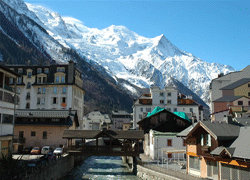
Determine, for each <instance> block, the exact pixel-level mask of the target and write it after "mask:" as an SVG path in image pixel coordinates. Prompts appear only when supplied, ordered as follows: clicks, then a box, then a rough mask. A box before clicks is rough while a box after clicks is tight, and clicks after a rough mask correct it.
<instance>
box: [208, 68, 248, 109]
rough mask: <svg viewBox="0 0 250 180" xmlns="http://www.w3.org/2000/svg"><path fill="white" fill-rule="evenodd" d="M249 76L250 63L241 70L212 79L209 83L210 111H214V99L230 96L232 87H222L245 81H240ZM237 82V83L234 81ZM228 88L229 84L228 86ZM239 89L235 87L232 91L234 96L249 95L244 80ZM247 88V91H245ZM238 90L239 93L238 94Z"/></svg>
mask: <svg viewBox="0 0 250 180" xmlns="http://www.w3.org/2000/svg"><path fill="white" fill-rule="evenodd" d="M249 77H250V65H249V66H247V67H245V68H244V69H242V70H241V71H236V72H231V73H229V74H226V75H223V76H219V77H218V78H216V79H213V80H212V82H211V83H210V110H211V113H213V112H215V109H214V106H213V101H214V100H216V99H219V98H221V97H223V96H228V95H230V96H232V95H233V94H232V89H224V87H226V86H229V85H230V84H233V83H235V82H237V81H239V82H245V81H240V80H242V79H245V78H249ZM236 84H238V83H236ZM228 88H230V86H229V87H228ZM238 88H239V89H237V88H236V89H235V91H233V93H234V96H247V97H249V96H248V95H249V94H248V93H249V92H250V91H249V90H248V83H247V82H246V83H245V84H244V83H243V84H242V85H241V86H238ZM223 90H224V93H223ZM245 90H247V91H245ZM239 92H240V94H239Z"/></svg>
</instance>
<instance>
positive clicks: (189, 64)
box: [0, 0, 235, 102]
mask: <svg viewBox="0 0 250 180" xmlns="http://www.w3.org/2000/svg"><path fill="white" fill-rule="evenodd" d="M1 1H4V2H6V4H8V5H9V6H11V7H12V8H13V9H16V10H17V12H18V13H20V14H22V13H23V14H25V15H26V16H27V17H29V18H30V19H33V21H35V22H36V23H37V24H39V25H40V26H41V27H42V28H44V29H45V30H46V33H47V34H46V33H45V35H44V34H43V35H42V36H41V37H42V38H41V39H39V41H41V43H42V44H44V48H45V50H46V52H47V53H48V54H49V55H50V56H51V57H53V59H55V60H57V61H60V62H64V61H67V57H66V56H65V55H64V54H63V52H62V47H61V46H63V47H66V48H72V49H74V50H76V51H77V52H78V53H79V54H80V56H82V57H85V60H87V61H88V63H90V64H92V65H93V66H94V67H96V69H98V68H99V69H100V70H101V72H103V73H108V74H109V75H110V76H111V77H112V78H113V79H114V80H116V81H117V84H119V82H120V81H119V80H121V79H124V80H127V81H128V82H129V83H122V84H121V85H123V87H124V88H125V89H128V90H129V91H131V92H132V93H134V94H136V93H137V91H136V89H135V88H134V86H132V85H135V86H137V87H140V88H148V87H150V86H151V85H155V86H159V87H161V88H163V87H164V86H165V85H168V84H170V83H172V80H173V79H175V80H178V81H179V82H181V83H182V84H184V85H185V86H186V87H188V88H189V89H191V90H192V91H193V92H195V93H196V94H197V95H198V96H200V97H201V98H202V99H203V100H204V101H205V102H208V97H209V96H208V86H209V84H210V81H211V80H212V79H213V78H216V77H217V76H218V74H220V73H224V74H227V73H229V72H231V71H235V70H234V69H233V68H232V67H230V66H227V65H221V64H218V63H207V62H205V61H203V60H201V59H200V58H197V57H195V56H194V55H192V54H191V53H187V52H185V51H183V50H180V49H178V48H177V47H176V46H174V45H173V44H172V43H171V42H170V41H169V40H168V39H167V38H166V37H165V36H164V35H160V36H157V37H155V38H146V37H142V36H140V35H138V34H137V33H135V32H132V31H130V30H129V29H128V28H126V27H124V26H115V25H112V26H110V27H108V28H105V29H102V30H99V29H96V28H88V27H86V26H84V25H83V23H82V22H81V21H80V20H77V19H74V18H70V17H61V16H60V14H58V13H56V12H52V11H50V10H48V9H46V8H44V7H41V6H36V5H32V4H28V3H26V5H27V6H26V5H25V4H24V3H23V1H21V0H0V2H1ZM10 2H11V3H10ZM27 7H28V8H27ZM0 8H1V5H0ZM51 37H53V38H51ZM47 40H48V41H47ZM123 82H124V81H123Z"/></svg>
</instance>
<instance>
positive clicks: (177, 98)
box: [133, 87, 203, 128]
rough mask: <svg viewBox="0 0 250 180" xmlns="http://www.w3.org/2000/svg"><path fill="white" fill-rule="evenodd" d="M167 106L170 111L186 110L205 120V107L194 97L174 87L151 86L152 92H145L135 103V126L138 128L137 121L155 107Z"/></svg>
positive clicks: (189, 115)
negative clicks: (179, 91)
mask: <svg viewBox="0 0 250 180" xmlns="http://www.w3.org/2000/svg"><path fill="white" fill-rule="evenodd" d="M157 106H158V107H161V108H165V109H166V110H168V111H170V112H185V113H186V114H187V116H188V117H189V118H190V119H192V117H195V119H196V120H197V121H201V120H203V107H202V106H201V105H199V104H198V103H197V102H196V101H194V100H193V99H192V96H185V95H183V94H181V93H178V91H177V90H176V89H175V88H174V87H165V88H164V89H163V90H161V89H160V88H159V87H151V88H150V94H143V95H142V96H141V97H140V98H139V99H137V100H136V101H135V102H134V105H133V128H137V127H138V125H137V122H139V121H140V120H141V119H142V118H143V117H145V116H146V115H147V113H148V112H151V111H152V110H153V109H154V108H155V107H157Z"/></svg>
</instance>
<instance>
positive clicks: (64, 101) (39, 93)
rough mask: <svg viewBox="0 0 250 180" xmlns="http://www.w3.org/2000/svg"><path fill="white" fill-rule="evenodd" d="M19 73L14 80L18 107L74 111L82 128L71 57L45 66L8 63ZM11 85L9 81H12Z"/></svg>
mask: <svg viewBox="0 0 250 180" xmlns="http://www.w3.org/2000/svg"><path fill="white" fill-rule="evenodd" d="M8 67H9V68H10V69H11V70H13V71H15V72H18V73H19V74H21V75H22V77H19V78H18V81H17V93H18V94H19V95H20V102H19V104H18V109H41V110H46V109H48V110H69V109H70V108H71V109H72V110H76V111H77V115H78V118H79V122H80V127H79V128H83V121H82V118H83V115H84V95H85V91H84V89H83V80H82V79H81V71H80V70H79V69H78V68H77V67H76V64H75V63H74V62H73V61H69V63H68V64H59V65H49V66H38V65H34V66H25V65H8ZM12 85H13V84H12Z"/></svg>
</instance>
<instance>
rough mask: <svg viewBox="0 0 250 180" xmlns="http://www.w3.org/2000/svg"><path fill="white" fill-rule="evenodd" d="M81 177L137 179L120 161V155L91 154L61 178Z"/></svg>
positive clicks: (116, 179) (69, 179)
mask: <svg viewBox="0 0 250 180" xmlns="http://www.w3.org/2000/svg"><path fill="white" fill-rule="evenodd" d="M83 179H115V180H119V179H128V180H130V179H131V180H133V179H139V178H138V177H136V176H135V175H133V174H132V173H131V172H130V171H129V169H128V168H127V166H126V165H125V164H124V163H123V162H122V159H121V157H107V156H91V157H89V158H87V159H86V160H85V161H84V163H83V164H82V165H80V166H78V167H76V168H74V169H73V170H72V171H71V172H70V173H69V174H68V176H66V177H64V178H63V179H62V180H83Z"/></svg>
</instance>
